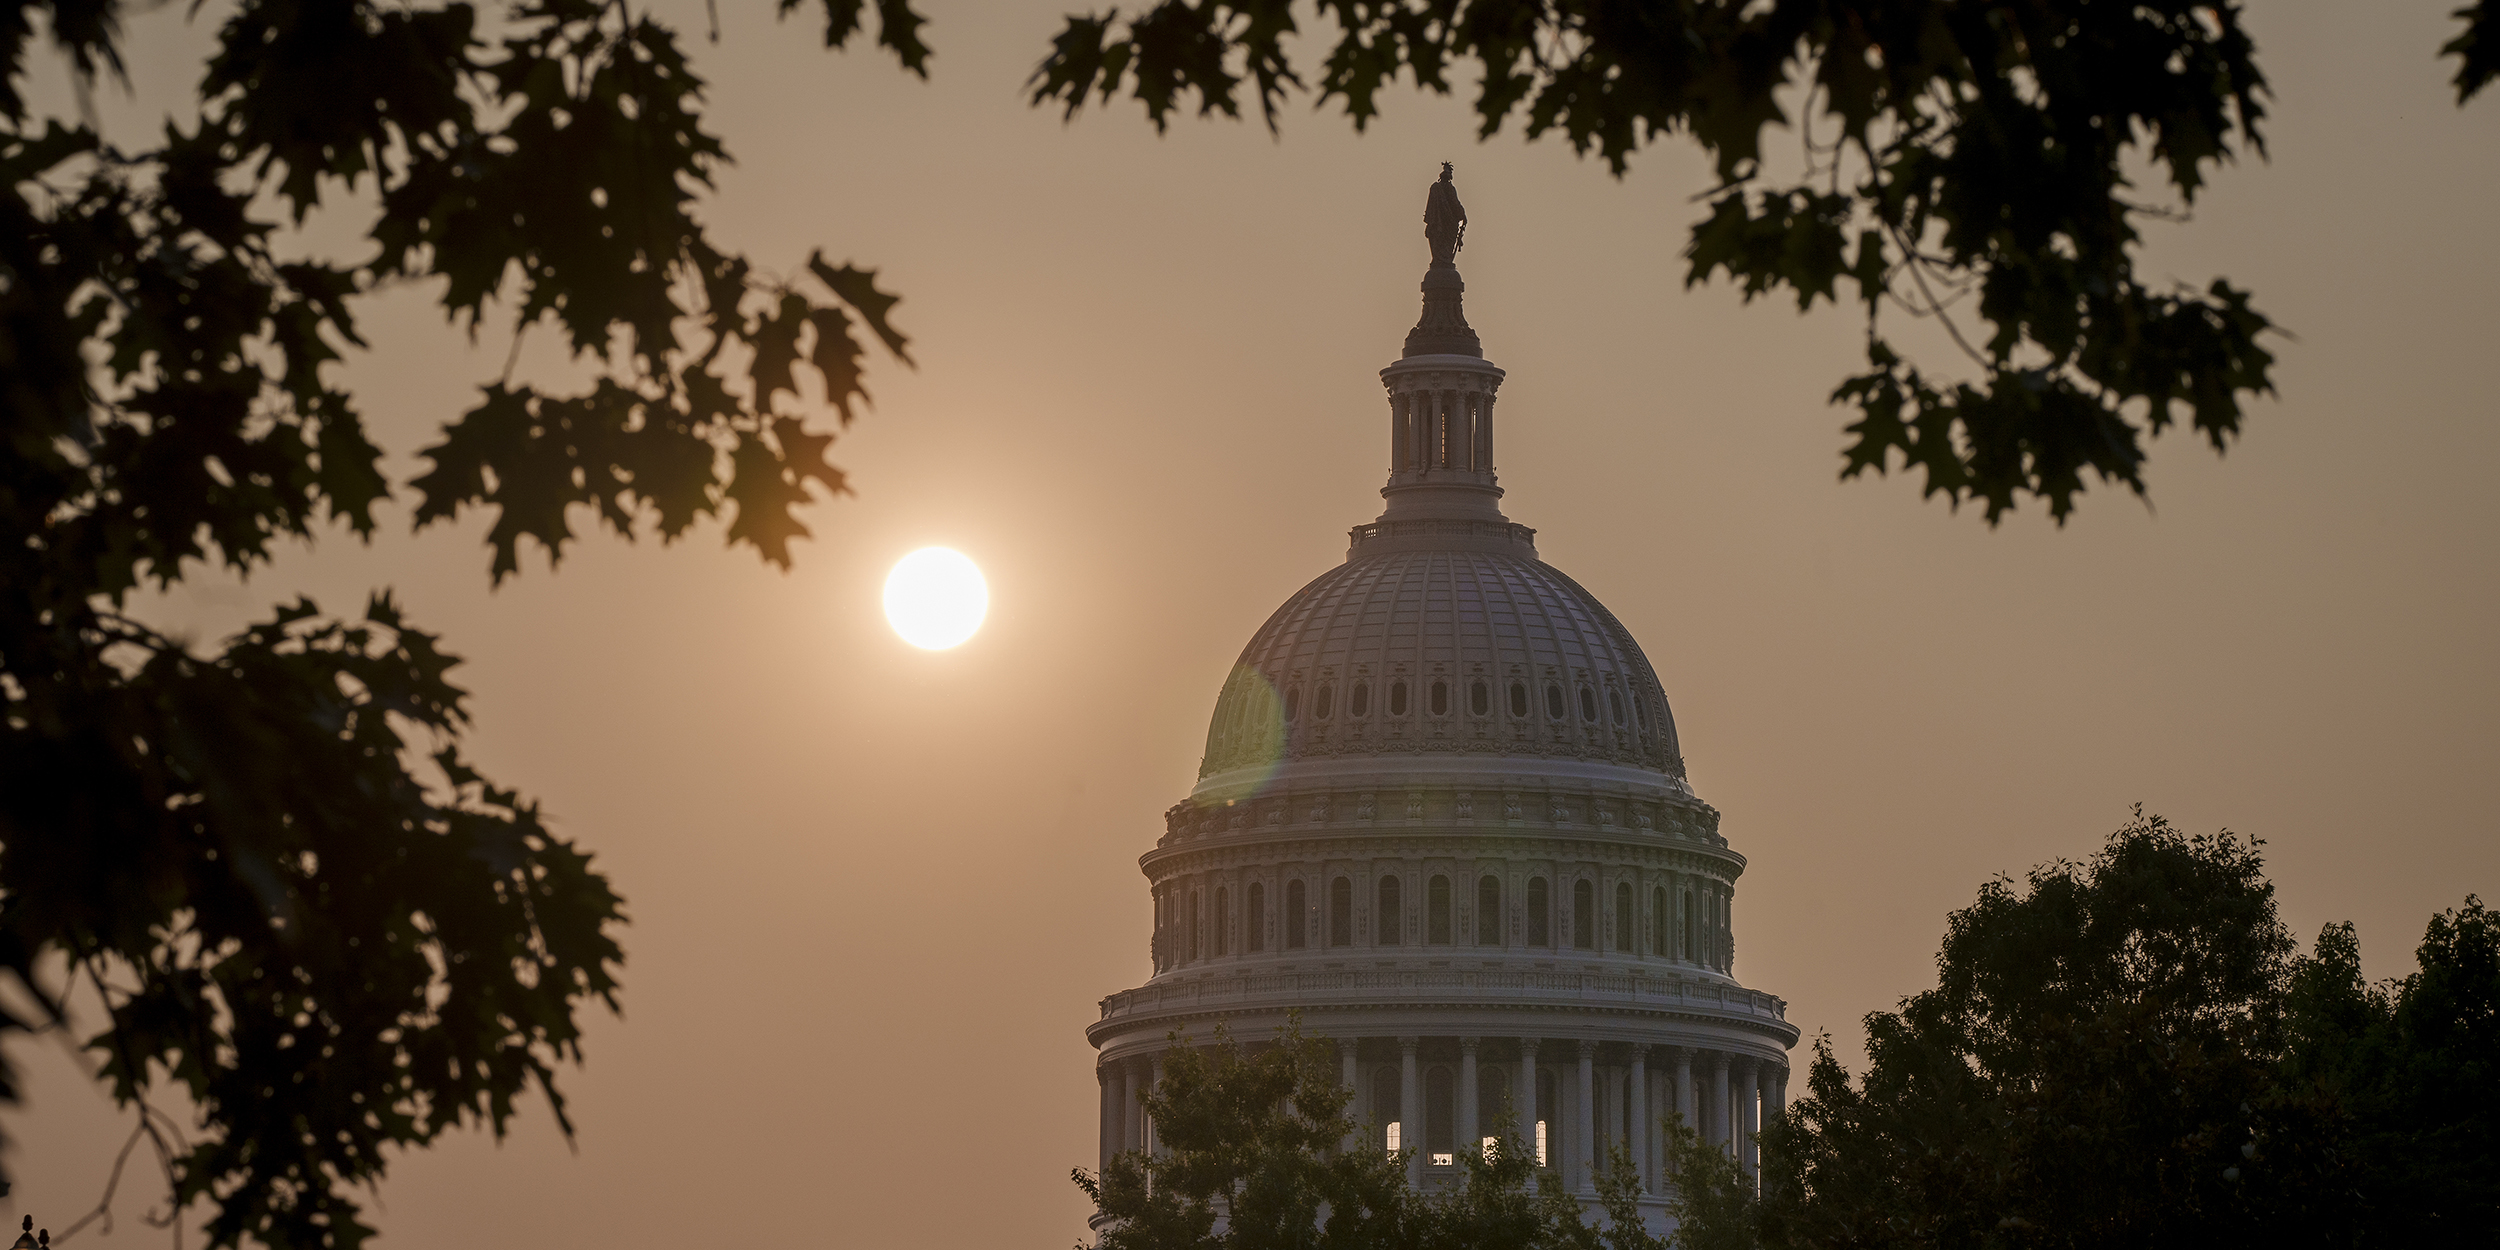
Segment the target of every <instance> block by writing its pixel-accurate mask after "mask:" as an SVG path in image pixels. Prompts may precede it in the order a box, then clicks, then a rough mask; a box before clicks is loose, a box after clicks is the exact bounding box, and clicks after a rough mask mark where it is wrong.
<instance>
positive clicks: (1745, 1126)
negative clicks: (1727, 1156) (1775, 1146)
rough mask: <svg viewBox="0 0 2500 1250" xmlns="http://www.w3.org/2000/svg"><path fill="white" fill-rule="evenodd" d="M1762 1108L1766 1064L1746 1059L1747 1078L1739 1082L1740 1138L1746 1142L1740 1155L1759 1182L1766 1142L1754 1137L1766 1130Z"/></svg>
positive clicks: (1737, 1129)
mask: <svg viewBox="0 0 2500 1250" xmlns="http://www.w3.org/2000/svg"><path fill="white" fill-rule="evenodd" d="M1761 1110H1762V1064H1761V1063H1760V1062H1759V1061H1756V1060H1752V1059H1748V1060H1746V1061H1745V1074H1744V1079H1742V1080H1740V1081H1739V1082H1737V1085H1736V1118H1737V1120H1738V1124H1737V1127H1736V1134H1737V1140H1738V1141H1739V1142H1742V1143H1743V1145H1744V1148H1743V1149H1742V1150H1740V1151H1738V1152H1737V1156H1736V1158H1737V1162H1738V1163H1739V1164H1740V1165H1742V1166H1743V1168H1744V1169H1745V1175H1747V1176H1750V1177H1752V1178H1753V1179H1754V1181H1755V1182H1756V1183H1757V1184H1758V1183H1760V1181H1761V1180H1762V1146H1761V1143H1759V1142H1757V1141H1755V1140H1754V1134H1756V1133H1759V1132H1761V1131H1762V1120H1761Z"/></svg>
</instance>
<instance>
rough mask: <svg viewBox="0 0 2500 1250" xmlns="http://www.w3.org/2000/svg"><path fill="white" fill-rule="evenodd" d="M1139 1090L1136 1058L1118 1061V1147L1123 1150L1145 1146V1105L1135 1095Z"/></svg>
mask: <svg viewBox="0 0 2500 1250" xmlns="http://www.w3.org/2000/svg"><path fill="white" fill-rule="evenodd" d="M1140 1092H1142V1091H1140V1090H1139V1089H1138V1088H1137V1060H1135V1059H1125V1060H1122V1061H1121V1063H1120V1149H1121V1150H1124V1151H1127V1150H1143V1149H1145V1148H1146V1120H1145V1116H1146V1107H1145V1104H1144V1103H1142V1102H1140V1101H1138V1098H1137V1095H1138V1094H1139V1093H1140Z"/></svg>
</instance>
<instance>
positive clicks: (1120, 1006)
mask: <svg viewBox="0 0 2500 1250" xmlns="http://www.w3.org/2000/svg"><path fill="white" fill-rule="evenodd" d="M1435 998H1443V999H1446V998H1457V999H1464V1000H1467V1001H1469V1002H1483V1003H1543V1004H1552V1005H1556V1006H1582V1005H1586V1006H1606V1007H1622V1006H1640V1007H1659V1008H1665V1009H1670V1010H1680V1011H1701V1012H1707V1013H1710V1014H1713V1015H1726V1016H1737V1017H1745V1018H1751V1019H1756V1020H1763V1021H1785V1020H1787V1018H1788V1003H1787V1001H1786V1000H1785V999H1782V998H1780V997H1779V996H1778V995H1776V994H1765V993H1763V992H1761V991H1760V990H1749V989H1746V988H1744V987H1743V986H1741V985H1730V984H1728V983H1727V982H1725V981H1717V980H1711V979H1707V978H1703V977H1682V976H1657V975H1652V974H1644V973H1632V972H1562V971H1543V970H1532V969H1506V968H1485V969H1473V968H1399V969H1374V968H1345V969H1319V970H1312V971H1301V970H1296V971H1291V972H1285V971H1270V972H1256V971H1244V972H1236V973H1231V974H1228V975H1213V976H1204V977H1194V978H1191V979H1189V980H1186V981H1175V982H1172V983H1170V984H1165V985H1146V986H1140V987H1139V988H1137V989H1133V990H1122V991H1120V992H1119V993H1117V994H1113V995H1111V996H1110V997H1108V998H1105V999H1103V1000H1102V1018H1103V1019H1105V1020H1110V1019H1114V1018H1117V1017H1120V1016H1133V1015H1152V1014H1156V1013H1161V1012H1167V1011H1193V1010H1205V1009H1207V1008H1220V1007H1242V1008H1258V1007H1290V1006H1299V1005H1316V1004H1332V1003H1360V1002H1366V1001H1378V1002H1383V1003H1399V1002H1411V1001H1413V1000H1417V999H1435Z"/></svg>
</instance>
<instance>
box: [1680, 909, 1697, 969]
mask: <svg viewBox="0 0 2500 1250" xmlns="http://www.w3.org/2000/svg"><path fill="white" fill-rule="evenodd" d="M1697 950H1698V948H1696V947H1695V946H1694V945H1693V896H1692V895H1691V894H1690V893H1687V894H1685V896H1684V952H1683V956H1682V957H1683V960H1684V962H1686V963H1699V962H1701V961H1700V960H1698V959H1695V958H1694V955H1695V954H1696V953H1697Z"/></svg>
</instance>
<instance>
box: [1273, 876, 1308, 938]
mask: <svg viewBox="0 0 2500 1250" xmlns="http://www.w3.org/2000/svg"><path fill="white" fill-rule="evenodd" d="M1310 914H1311V909H1310V908H1309V907H1307V906H1305V900H1304V899H1303V889H1302V878H1300V877H1296V878H1294V879H1293V880H1291V881H1288V882H1286V883H1285V914H1284V915H1283V916H1281V917H1279V918H1278V921H1277V922H1278V924H1279V925H1281V926H1282V927H1283V929H1284V930H1285V949H1286V950H1289V951H1298V950H1301V949H1302V935H1303V934H1304V933H1307V932H1309V930H1310V925H1309V918H1310Z"/></svg>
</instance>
